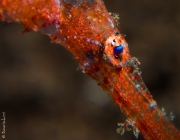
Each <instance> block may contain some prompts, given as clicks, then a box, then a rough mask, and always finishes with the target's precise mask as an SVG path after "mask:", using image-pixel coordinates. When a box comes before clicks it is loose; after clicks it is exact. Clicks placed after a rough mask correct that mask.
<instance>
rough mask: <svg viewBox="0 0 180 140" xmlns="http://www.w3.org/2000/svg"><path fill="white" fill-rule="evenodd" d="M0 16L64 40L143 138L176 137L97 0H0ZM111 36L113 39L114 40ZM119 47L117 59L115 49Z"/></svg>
mask: <svg viewBox="0 0 180 140" xmlns="http://www.w3.org/2000/svg"><path fill="white" fill-rule="evenodd" d="M0 18H1V19H2V20H7V21H14V22H21V23H23V24H24V26H25V27H26V30H25V31H28V29H33V30H35V31H41V32H43V33H45V34H47V35H48V36H50V37H51V39H52V41H55V42H57V43H60V44H62V45H64V47H66V48H67V49H68V50H69V51H71V52H72V53H73V54H74V56H75V57H76V59H77V61H78V62H79V65H80V68H81V70H82V71H83V72H85V73H87V74H89V75H90V76H91V77H92V78H93V79H95V80H96V81H97V82H98V84H99V85H100V86H102V88H103V89H104V90H106V91H107V92H108V93H109V95H110V96H111V97H112V99H113V100H114V101H115V102H116V104H117V105H118V106H119V107H120V108H121V110H122V111H123V112H124V113H125V114H126V116H127V117H128V118H129V119H131V120H132V122H133V125H136V126H137V127H138V129H139V130H140V132H141V133H142V135H143V136H144V138H145V139H148V140H150V139H153V140H166V139H168V140H169V139H176V140H178V139H180V133H179V131H178V130H177V129H176V128H175V126H174V125H173V124H172V123H171V122H170V121H169V120H168V119H167V118H166V117H164V115H163V113H162V112H161V111H160V110H159V109H158V107H157V104H156V102H155V101H154V100H153V98H152V96H151V94H150V92H149V91H148V90H147V88H146V86H145V84H144V82H143V80H142V78H141V72H140V71H139V69H138V65H139V64H140V63H139V61H138V60H137V59H136V58H134V57H131V56H130V54H129V49H128V45H127V43H126V41H125V39H124V37H123V35H122V34H120V33H119V30H118V28H117V27H116V24H115V22H114V20H113V17H112V16H111V15H110V14H109V13H108V12H107V10H106V8H105V6H104V4H103V2H102V1H101V0H92V1H90V2H88V1H86V0H83V1H80V2H77V3H76V2H74V1H71V0H66V1H65V0H32V1H30V0H0ZM114 39H115V42H114V41H113V40H114ZM119 44H122V46H123V52H122V53H121V54H120V58H115V57H114V53H113V48H114V47H115V46H117V45H119Z"/></svg>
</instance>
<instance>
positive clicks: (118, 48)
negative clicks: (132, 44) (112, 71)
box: [114, 45, 123, 58]
mask: <svg viewBox="0 0 180 140" xmlns="http://www.w3.org/2000/svg"><path fill="white" fill-rule="evenodd" d="M122 51H123V46H122V45H119V46H116V47H114V56H115V58H118V57H119V55H120V54H121V53H122Z"/></svg>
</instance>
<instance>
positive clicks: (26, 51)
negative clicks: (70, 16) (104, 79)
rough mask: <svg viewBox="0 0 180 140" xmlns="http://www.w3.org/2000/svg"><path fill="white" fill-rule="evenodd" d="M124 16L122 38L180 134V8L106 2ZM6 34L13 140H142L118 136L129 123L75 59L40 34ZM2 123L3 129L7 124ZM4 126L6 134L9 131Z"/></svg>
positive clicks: (1, 33) (1, 44)
mask: <svg viewBox="0 0 180 140" xmlns="http://www.w3.org/2000/svg"><path fill="white" fill-rule="evenodd" d="M105 5H106V6H107V8H108V10H109V11H110V12H115V13H119V14H120V31H121V33H123V34H126V35H127V36H126V40H127V41H128V43H129V47H130V48H131V49H132V55H133V56H136V57H137V58H138V59H139V60H140V62H141V70H142V72H143V74H142V75H143V79H144V81H145V83H146V85H147V87H148V89H149V90H150V91H151V93H152V94H153V97H154V99H155V100H156V101H157V103H158V105H159V106H160V107H164V108H165V109H166V111H167V113H170V112H171V111H173V112H174V114H175V116H176V119H175V121H174V124H175V125H176V126H177V127H178V128H180V74H179V72H180V35H179V34H180V2H179V1H178V0H159V1H157V0H144V1H143V0H136V1H132V0H106V1H105ZM22 30H23V26H21V25H20V24H17V23H16V24H15V23H10V24H8V23H4V22H3V23H1V27H0V111H1V112H0V113H1V114H0V118H1V119H2V118H3V116H2V112H3V111H4V112H6V140H134V139H135V137H134V136H133V133H132V132H126V133H125V134H124V135H123V136H120V135H119V134H117V133H116V128H117V122H124V121H125V119H126V117H125V116H124V114H122V113H121V111H120V110H119V108H118V107H117V106H116V105H115V103H114V102H113V101H112V100H111V99H110V98H109V97H108V95H107V93H106V92H104V91H103V90H102V89H101V88H100V87H98V86H97V84H96V82H95V81H93V80H92V79H91V78H90V77H89V76H87V75H86V74H83V73H82V72H81V71H80V70H77V68H78V64H77V62H76V61H75V59H74V57H73V56H72V55H71V54H70V53H69V52H68V51H67V50H66V49H65V48H63V47H62V46H60V45H58V44H54V43H50V39H49V38H48V37H47V36H45V35H42V34H41V33H38V32H30V33H26V34H22V33H21V31H22ZM1 123H2V121H1ZM2 127H3V126H2V125H0V131H2ZM140 139H142V137H141V136H140Z"/></svg>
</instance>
